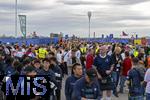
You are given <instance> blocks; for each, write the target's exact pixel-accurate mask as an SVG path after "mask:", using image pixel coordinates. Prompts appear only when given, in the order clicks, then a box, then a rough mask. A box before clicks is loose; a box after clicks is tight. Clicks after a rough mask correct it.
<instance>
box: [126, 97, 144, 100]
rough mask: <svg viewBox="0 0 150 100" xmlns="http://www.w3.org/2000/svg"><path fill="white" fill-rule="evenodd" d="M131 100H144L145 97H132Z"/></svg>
mask: <svg viewBox="0 0 150 100" xmlns="http://www.w3.org/2000/svg"><path fill="white" fill-rule="evenodd" d="M129 100H144V97H143V96H133V97H132V96H130V97H129Z"/></svg>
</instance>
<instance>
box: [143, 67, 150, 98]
mask: <svg viewBox="0 0 150 100" xmlns="http://www.w3.org/2000/svg"><path fill="white" fill-rule="evenodd" d="M144 81H145V82H146V83H147V85H146V100H150V68H149V69H148V70H147V71H146V74H145V78H144Z"/></svg>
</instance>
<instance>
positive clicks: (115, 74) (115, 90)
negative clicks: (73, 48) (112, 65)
mask: <svg viewBox="0 0 150 100" xmlns="http://www.w3.org/2000/svg"><path fill="white" fill-rule="evenodd" d="M112 78H113V83H114V88H113V94H116V93H117V86H118V81H119V72H113V73H112Z"/></svg>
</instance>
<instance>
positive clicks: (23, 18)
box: [19, 15, 26, 38]
mask: <svg viewBox="0 0 150 100" xmlns="http://www.w3.org/2000/svg"><path fill="white" fill-rule="evenodd" d="M19 21H20V30H21V32H22V34H23V36H24V38H26V15H19Z"/></svg>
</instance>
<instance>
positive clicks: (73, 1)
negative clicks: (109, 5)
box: [57, 0, 104, 5]
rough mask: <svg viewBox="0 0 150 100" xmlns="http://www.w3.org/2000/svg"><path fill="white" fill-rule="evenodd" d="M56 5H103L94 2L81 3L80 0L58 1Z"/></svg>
mask: <svg viewBox="0 0 150 100" xmlns="http://www.w3.org/2000/svg"><path fill="white" fill-rule="evenodd" d="M57 2H58V3H63V4H64V5H100V4H104V3H98V2H96V1H92V2H90V1H81V0H58V1H57Z"/></svg>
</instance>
